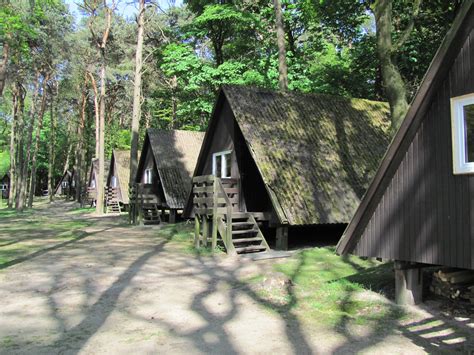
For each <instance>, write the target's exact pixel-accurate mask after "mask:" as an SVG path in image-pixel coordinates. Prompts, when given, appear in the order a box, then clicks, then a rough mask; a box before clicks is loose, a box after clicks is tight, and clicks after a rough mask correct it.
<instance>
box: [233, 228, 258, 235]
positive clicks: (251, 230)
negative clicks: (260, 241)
mask: <svg viewBox="0 0 474 355" xmlns="http://www.w3.org/2000/svg"><path fill="white" fill-rule="evenodd" d="M257 232H258V230H256V229H253V228H252V229H243V230H237V231H232V235H238V234H250V233H257Z"/></svg>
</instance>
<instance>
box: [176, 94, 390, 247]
mask: <svg viewBox="0 0 474 355" xmlns="http://www.w3.org/2000/svg"><path fill="white" fill-rule="evenodd" d="M389 126H390V120H389V108H388V105H387V104H386V103H382V102H374V101H368V100H363V99H347V98H342V97H334V96H329V95H320V94H301V93H296V92H288V93H281V92H280V93H278V92H273V91H269V90H265V89H259V88H252V87H243V86H225V87H223V88H222V90H221V91H220V94H219V96H218V99H217V103H216V106H215V109H214V112H213V115H212V118H211V120H210V123H209V127H208V130H207V132H206V136H205V139H204V143H203V147H202V149H201V152H200V155H199V160H198V163H197V166H196V170H195V173H194V190H193V194H192V196H190V198H189V200H188V203H187V206H186V211H185V215H186V216H187V217H192V216H194V215H195V214H196V215H198V218H196V223H198V224H200V225H202V224H203V223H204V225H203V226H202V228H203V230H204V232H203V233H204V234H206V232H209V230H211V229H213V228H214V229H213V232H212V234H213V235H212V241H213V243H214V244H215V242H216V234H217V232H219V233H218V234H219V235H220V236H221V238H222V240H223V242H224V244H225V247H226V248H227V250H228V251H229V249H230V252H234V251H235V252H237V253H240V252H253V251H257V252H258V251H262V250H267V249H268V245H267V243H266V241H265V240H264V238H263V236H262V232H261V230H260V229H259V227H258V225H257V223H258V222H260V223H262V224H263V226H265V227H270V228H272V229H273V232H275V228H276V247H277V248H279V249H286V248H287V243H288V228H291V229H293V231H294V230H295V229H296V228H303V227H314V226H321V225H329V224H331V225H335V224H341V223H348V222H349V220H350V219H351V217H352V215H353V213H354V212H355V209H356V207H357V206H358V204H359V202H360V199H361V198H362V196H363V194H364V192H365V189H366V187H367V186H368V184H369V182H370V180H371V179H372V177H373V175H374V173H375V170H376V169H377V167H378V164H379V162H380V160H381V159H382V156H383V154H384V152H385V150H386V148H387V146H388V143H389V133H388V131H389ZM216 178H217V179H216ZM215 185H217V187H216V186H215ZM213 198H216V200H215V201H217V202H213ZM229 204H230V206H231V208H230V212H232V217H228V215H229V212H227V211H228V209H227V208H228V207H229ZM213 208H216V209H215V210H213ZM216 211H217V212H216ZM216 213H217V214H218V216H217V217H216ZM211 220H212V226H210V225H207V222H211ZM227 220H229V222H230V221H232V223H233V224H235V225H234V227H233V229H232V233H230V231H231V228H227V227H226V226H227V225H230V223H227ZM216 225H217V227H216ZM216 228H217V229H216ZM197 229H199V225H198V227H197ZM234 229H238V230H234ZM246 231H247V233H246ZM339 233H342V230H340V232H339ZM225 235H228V239H227V240H226V239H225V238H226V237H225ZM197 238H202V237H197ZM247 238H248V239H247ZM204 239H207V237H206V236H204ZM231 239H232V240H233V241H231ZM206 242H207V241H206ZM196 243H197V244H198V241H197V242H196ZM234 244H235V245H234Z"/></svg>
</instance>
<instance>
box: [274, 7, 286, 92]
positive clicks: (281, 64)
mask: <svg viewBox="0 0 474 355" xmlns="http://www.w3.org/2000/svg"><path fill="white" fill-rule="evenodd" d="M273 5H274V7H275V24H276V33H277V44H278V74H279V75H278V86H279V88H280V90H281V91H286V90H288V66H287V65H286V49H285V29H284V28H283V15H282V10H281V3H280V0H273Z"/></svg>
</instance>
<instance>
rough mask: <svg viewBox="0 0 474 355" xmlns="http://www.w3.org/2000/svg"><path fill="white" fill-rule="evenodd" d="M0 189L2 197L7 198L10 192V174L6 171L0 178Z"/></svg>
mask: <svg viewBox="0 0 474 355" xmlns="http://www.w3.org/2000/svg"><path fill="white" fill-rule="evenodd" d="M0 191H1V193H2V198H4V199H6V198H8V195H9V193H10V174H9V173H6V174H5V175H3V177H2V179H1V180H0Z"/></svg>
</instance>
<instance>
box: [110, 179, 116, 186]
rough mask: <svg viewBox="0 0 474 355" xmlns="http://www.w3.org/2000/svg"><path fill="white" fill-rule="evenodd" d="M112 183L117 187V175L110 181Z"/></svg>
mask: <svg viewBox="0 0 474 355" xmlns="http://www.w3.org/2000/svg"><path fill="white" fill-rule="evenodd" d="M110 184H111V185H112V187H117V177H116V176H112V181H111V183H110Z"/></svg>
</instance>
